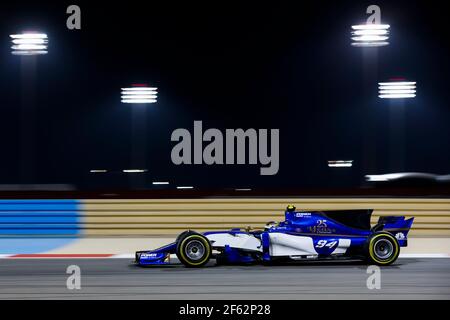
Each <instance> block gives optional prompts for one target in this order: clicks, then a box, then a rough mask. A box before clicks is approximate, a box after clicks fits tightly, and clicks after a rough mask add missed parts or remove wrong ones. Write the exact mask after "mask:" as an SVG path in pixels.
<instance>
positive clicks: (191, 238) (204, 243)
mask: <svg viewBox="0 0 450 320" xmlns="http://www.w3.org/2000/svg"><path fill="white" fill-rule="evenodd" d="M176 254H177V257H178V259H179V260H180V262H181V263H182V264H184V265H185V266H186V267H190V268H195V267H202V266H204V265H205V264H206V263H208V261H209V259H210V258H211V254H212V248H211V244H210V243H209V240H208V239H207V238H206V237H205V236H204V235H202V234H200V233H197V232H194V231H189V232H187V233H184V234H182V235H181V236H180V237H179V238H178V240H177V251H176Z"/></svg>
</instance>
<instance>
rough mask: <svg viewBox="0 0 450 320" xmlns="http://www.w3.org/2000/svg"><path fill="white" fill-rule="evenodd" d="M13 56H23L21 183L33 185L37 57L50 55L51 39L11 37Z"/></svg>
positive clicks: (41, 35) (30, 34)
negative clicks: (48, 48)
mask: <svg viewBox="0 0 450 320" xmlns="http://www.w3.org/2000/svg"><path fill="white" fill-rule="evenodd" d="M10 38H11V54H13V55H14V56H20V57H21V61H20V66H21V78H22V96H21V100H22V101H21V102H22V103H21V115H20V126H21V132H20V160H19V167H20V169H19V171H20V181H21V183H22V184H24V183H32V182H33V179H34V177H33V171H34V170H33V162H34V156H35V154H34V149H35V146H34V143H33V142H34V141H33V137H34V136H35V134H36V132H35V130H34V124H35V121H34V120H35V119H34V118H35V80H36V79H35V78H36V56H38V55H45V54H47V53H48V51H47V46H48V37H47V35H46V34H45V33H39V32H34V31H28V32H23V33H19V34H11V35H10Z"/></svg>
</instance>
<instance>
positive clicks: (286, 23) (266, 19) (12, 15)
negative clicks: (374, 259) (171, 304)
mask: <svg viewBox="0 0 450 320" xmlns="http://www.w3.org/2000/svg"><path fill="white" fill-rule="evenodd" d="M162 3H163V4H162ZM184 3H185V4H179V3H177V2H169V1H158V2H156V1H141V2H135V1H126V2H120V4H116V2H113V1H110V2H96V5H95V6H94V5H93V2H92V1H90V2H67V3H65V2H62V1H58V3H57V4H56V2H55V4H45V3H44V2H40V1H35V2H30V3H27V2H26V1H25V2H23V1H20V2H19V1H18V2H10V3H9V4H7V3H6V1H3V2H2V4H1V5H0V39H2V41H1V42H0V69H1V73H0V114H1V116H0V134H1V140H0V141H1V147H2V151H3V152H2V155H1V157H0V164H1V166H0V184H13V183H19V182H20V181H21V180H20V179H19V177H20V175H19V159H20V157H21V156H20V144H21V143H20V134H21V132H28V135H31V138H30V140H29V141H31V143H32V146H33V151H32V154H34V158H33V160H32V163H33V167H34V178H33V179H31V180H30V181H26V182H33V183H71V184H75V185H77V186H78V187H80V188H91V187H94V186H110V187H126V186H127V183H128V181H127V179H126V178H125V176H124V175H123V174H122V175H121V174H108V175H105V176H95V177H93V176H92V174H91V175H90V174H89V173H88V172H89V169H93V168H107V169H110V170H116V171H119V170H121V169H124V168H129V167H130V148H131V147H130V144H131V112H130V106H129V105H123V104H121V103H120V88H121V87H123V86H127V85H130V84H132V83H137V82H138V83H140V82H144V83H148V84H150V85H154V86H157V87H158V88H159V92H160V94H159V99H158V103H157V104H155V105H149V106H148V108H147V109H146V114H145V120H146V123H147V129H146V130H147V139H146V141H147V147H146V148H147V156H146V157H147V164H146V167H147V168H148V169H149V173H148V176H147V181H152V180H153V181H154V180H169V181H171V182H174V183H176V184H188V185H195V186H207V187H246V186H261V187H265V186H271V187H278V186H280V187H327V186H348V185H358V184H359V183H360V181H361V180H362V177H363V176H364V175H365V174H369V173H387V172H392V171H398V170H391V169H392V168H390V167H389V156H390V155H389V141H390V138H391V137H390V131H389V108H395V107H396V105H395V104H394V105H390V104H389V102H388V101H385V100H380V99H378V98H377V81H382V80H387V79H389V78H390V77H396V76H402V77H406V78H407V79H409V80H414V81H417V88H418V96H417V98H416V99H413V100H408V101H405V110H406V112H405V115H404V116H405V137H406V138H405V142H404V144H403V148H404V150H405V164H404V168H402V169H403V171H420V172H432V173H437V174H446V173H449V171H450V170H449V164H450V125H449V120H450V106H449V101H450V90H449V87H448V77H449V71H450V65H449V58H448V57H449V56H450V52H449V43H450V42H449V39H450V37H449V31H448V30H449V29H448V28H447V24H448V18H447V15H448V13H447V12H446V11H444V10H442V8H441V6H440V5H438V4H437V3H435V2H433V3H431V2H430V1H423V2H418V3H415V2H413V1H404V2H400V1H377V2H375V3H376V4H378V5H379V6H380V7H381V10H382V21H383V22H385V23H389V24H390V25H391V37H390V42H391V44H390V45H389V46H388V47H384V48H380V49H374V50H372V51H378V53H377V54H376V55H374V54H373V52H372V53H371V58H372V60H371V61H372V62H371V63H372V65H371V67H372V69H373V70H377V74H372V75H368V74H367V72H366V73H365V70H366V69H364V60H363V50H361V49H360V48H354V47H352V46H350V26H351V25H352V24H356V23H361V22H363V21H365V18H366V14H365V9H366V7H367V6H368V5H370V4H373V3H372V2H364V1H358V2H357V1H355V2H350V1H306V2H301V3H302V4H301V5H298V4H299V3H300V2H299V1H290V2H283V1H276V2H275V1H271V2H270V3H266V2H260V1H251V2H249V1H245V3H246V5H243V3H244V1H240V2H238V1H236V2H232V1H226V2H218V1H208V2H198V3H196V4H194V2H193V1H185V2H184ZM208 3H215V5H214V6H211V5H208ZM294 3H297V5H294ZM70 4H78V5H80V7H81V11H82V29H81V30H80V31H70V30H68V29H67V28H66V18H67V14H66V13H65V11H66V7H67V6H68V5H70ZM32 28H35V29H38V30H42V31H45V32H46V33H47V34H48V35H49V54H48V55H45V56H39V57H37V70H36V88H35V89H36V99H35V100H34V101H35V102H34V108H35V109H34V110H35V112H36V116H35V117H34V118H33V119H34V120H33V122H31V123H34V125H35V127H34V129H32V130H30V129H28V130H25V129H23V128H22V127H21V126H20V123H21V121H20V110H21V101H22V100H21V95H22V94H23V91H22V89H21V87H22V84H23V79H22V78H21V65H20V58H19V57H16V56H12V55H11V54H10V49H9V46H10V41H9V36H8V35H9V34H11V33H16V32H20V31H22V30H26V29H32ZM373 58H377V59H376V60H373ZM367 79H369V80H367ZM368 84H369V85H368ZM194 120H203V125H204V127H205V128H211V127H214V128H219V129H221V130H225V129H226V128H239V127H241V128H244V129H246V128H279V129H280V170H279V173H278V174H277V175H275V176H260V175H259V165H257V166H242V165H241V166H237V165H235V166H227V167H225V166H206V165H202V166H193V165H191V166H175V165H173V164H172V163H171V160H170V152H171V149H172V146H173V145H174V143H172V142H171V141H170V135H171V133H172V131H173V130H174V129H176V128H187V129H190V130H191V131H192V126H193V121H194ZM367 128H369V129H370V130H369V131H370V132H372V137H373V138H372V139H373V141H374V148H375V151H376V152H375V157H374V158H373V159H372V160H373V162H374V163H375V164H374V167H373V169H371V171H370V172H367V169H365V168H364V167H363V164H364V158H363V155H364V151H363V150H364V148H363V145H364V144H365V143H367V142H365V140H364V134H365V132H366V131H367ZM24 130H25V131H24ZM30 131H31V133H30ZM366 146H367V144H366ZM334 159H353V160H354V167H353V168H352V169H341V170H340V171H336V169H334V170H333V169H329V168H328V167H327V160H334ZM394 169H395V168H394ZM338 170H339V169H338Z"/></svg>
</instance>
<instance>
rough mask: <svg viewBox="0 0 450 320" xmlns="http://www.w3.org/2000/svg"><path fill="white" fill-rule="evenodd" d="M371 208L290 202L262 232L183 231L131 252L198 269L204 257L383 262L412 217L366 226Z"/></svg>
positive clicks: (145, 261) (400, 242)
mask: <svg viewBox="0 0 450 320" xmlns="http://www.w3.org/2000/svg"><path fill="white" fill-rule="evenodd" d="M372 211H373V210H339V211H296V209H295V207H294V206H291V205H290V206H288V207H287V209H286V212H285V220H284V221H283V222H280V223H276V222H273V221H271V222H269V223H267V225H266V226H265V229H264V230H258V231H251V230H242V229H231V230H228V231H212V232H205V233H197V232H195V231H191V230H188V231H184V232H182V233H181V234H180V235H179V236H178V237H177V238H176V240H175V242H173V243H171V244H168V245H166V246H164V247H161V248H159V249H156V250H149V251H138V252H136V257H135V262H136V263H137V264H138V265H141V266H144V265H164V264H170V255H171V254H176V256H177V257H178V259H179V260H180V262H181V263H183V264H184V265H185V266H186V267H201V266H204V265H205V264H206V263H207V262H208V261H209V260H210V259H216V263H217V264H250V263H267V264H270V263H274V262H281V261H285V262H286V261H305V260H330V259H359V260H365V261H367V262H368V263H370V264H377V265H389V264H391V263H393V262H394V261H395V260H396V259H397V258H398V255H399V253H400V247H406V246H407V241H408V240H407V236H408V232H409V230H410V228H411V225H412V223H413V220H414V218H410V219H407V220H405V217H404V216H382V217H380V218H379V220H378V223H377V224H376V225H374V226H373V227H371V225H370V218H371V215H372Z"/></svg>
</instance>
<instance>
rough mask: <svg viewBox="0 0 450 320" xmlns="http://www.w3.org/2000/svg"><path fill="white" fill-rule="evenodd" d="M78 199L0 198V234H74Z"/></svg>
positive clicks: (77, 226)
mask: <svg viewBox="0 0 450 320" xmlns="http://www.w3.org/2000/svg"><path fill="white" fill-rule="evenodd" d="M81 217H82V216H81V211H80V201H79V200H0V236H27V235H28V236H39V235H40V236H54V235H59V236H62V235H64V236H75V235H79V234H80V233H81V232H82V229H81V228H80V222H81Z"/></svg>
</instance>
